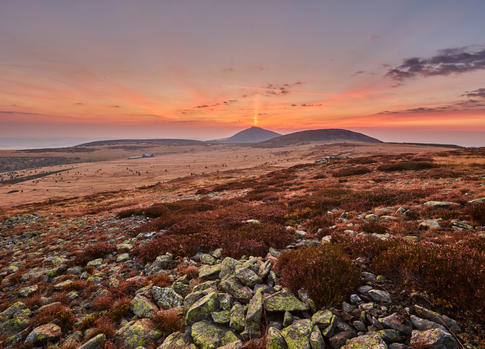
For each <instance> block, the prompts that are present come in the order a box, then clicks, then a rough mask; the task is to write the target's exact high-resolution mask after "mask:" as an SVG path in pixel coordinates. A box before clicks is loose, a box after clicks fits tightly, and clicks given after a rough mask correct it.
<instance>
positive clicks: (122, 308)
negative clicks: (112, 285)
mask: <svg viewBox="0 0 485 349" xmlns="http://www.w3.org/2000/svg"><path fill="white" fill-rule="evenodd" d="M130 303H131V298H129V297H122V298H118V299H117V300H115V301H114V303H113V305H112V306H111V308H110V310H109V312H108V315H109V317H110V318H111V319H113V320H115V321H119V320H121V319H123V318H126V317H128V315H129V314H130V313H131V310H130Z"/></svg>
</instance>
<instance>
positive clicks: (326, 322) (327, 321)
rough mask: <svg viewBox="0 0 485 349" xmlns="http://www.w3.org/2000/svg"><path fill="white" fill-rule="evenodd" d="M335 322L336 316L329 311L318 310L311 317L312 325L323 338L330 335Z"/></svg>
mask: <svg viewBox="0 0 485 349" xmlns="http://www.w3.org/2000/svg"><path fill="white" fill-rule="evenodd" d="M336 320H337V318H336V316H335V315H333V313H332V312H331V311H330V310H320V311H317V312H316V313H315V314H313V316H312V323H313V324H314V325H316V326H318V328H320V330H321V331H322V334H323V335H324V336H325V337H329V336H331V335H332V333H333V330H334V328H335V325H336V323H337V321H336Z"/></svg>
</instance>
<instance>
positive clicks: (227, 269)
mask: <svg viewBox="0 0 485 349" xmlns="http://www.w3.org/2000/svg"><path fill="white" fill-rule="evenodd" d="M241 264H242V263H241V262H239V261H238V260H236V259H234V258H231V257H226V258H224V259H223V260H222V263H221V271H220V273H219V278H221V279H224V278H225V277H227V276H230V275H233V274H234V272H235V271H236V267H237V266H239V265H241Z"/></svg>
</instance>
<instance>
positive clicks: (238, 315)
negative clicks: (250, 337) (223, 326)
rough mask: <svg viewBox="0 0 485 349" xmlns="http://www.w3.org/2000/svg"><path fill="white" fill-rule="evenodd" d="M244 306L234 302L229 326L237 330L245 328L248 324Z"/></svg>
mask: <svg viewBox="0 0 485 349" xmlns="http://www.w3.org/2000/svg"><path fill="white" fill-rule="evenodd" d="M244 313H245V309H244V306H243V305H241V304H240V303H236V304H234V306H233V307H232V308H231V311H230V319H229V327H230V328H232V329H233V330H234V331H236V332H241V331H242V330H244V326H245V325H246V317H245V315H244Z"/></svg>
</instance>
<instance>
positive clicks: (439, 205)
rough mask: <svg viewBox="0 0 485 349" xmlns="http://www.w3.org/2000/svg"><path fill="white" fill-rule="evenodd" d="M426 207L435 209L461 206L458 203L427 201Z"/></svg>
mask: <svg viewBox="0 0 485 349" xmlns="http://www.w3.org/2000/svg"><path fill="white" fill-rule="evenodd" d="M424 206H428V207H434V208H446V207H450V206H460V205H459V204H457V203H456V202H450V201H426V202H425V203H424Z"/></svg>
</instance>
